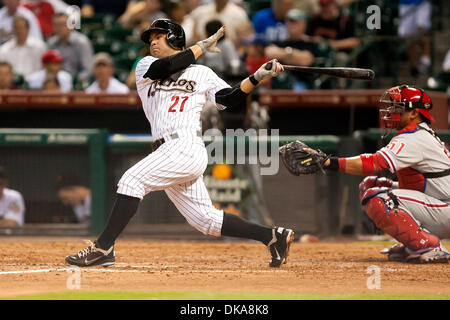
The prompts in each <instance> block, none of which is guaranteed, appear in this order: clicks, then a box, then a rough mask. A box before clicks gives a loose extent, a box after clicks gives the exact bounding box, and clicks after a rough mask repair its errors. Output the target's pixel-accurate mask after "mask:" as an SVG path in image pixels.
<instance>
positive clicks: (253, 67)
mask: <svg viewBox="0 0 450 320" xmlns="http://www.w3.org/2000/svg"><path fill="white" fill-rule="evenodd" d="M264 47H265V42H264V41H263V40H260V39H258V37H255V39H254V40H253V41H252V43H250V44H249V46H248V48H247V56H246V58H245V65H246V67H247V70H248V72H249V74H253V73H255V72H256V71H257V70H258V69H259V67H261V65H263V64H264V63H266V62H268V61H269V60H270V59H269V58H267V57H266V56H265V54H264ZM270 83H271V82H270V81H267V82H265V83H264V84H263V85H264V86H266V87H270Z"/></svg>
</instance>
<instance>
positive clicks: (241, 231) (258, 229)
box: [221, 212, 272, 246]
mask: <svg viewBox="0 0 450 320" xmlns="http://www.w3.org/2000/svg"><path fill="white" fill-rule="evenodd" d="M221 233H222V235H223V236H226V237H236V238H245V239H252V240H258V241H261V242H262V243H264V244H265V245H266V246H267V245H268V244H269V242H270V241H271V240H272V228H269V227H265V226H262V225H260V224H256V223H252V222H249V221H247V220H244V219H242V218H241V217H238V216H236V215H234V214H231V213H226V212H224V214H223V223H222V232H221Z"/></svg>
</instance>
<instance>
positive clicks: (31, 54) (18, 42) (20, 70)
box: [0, 16, 47, 77]
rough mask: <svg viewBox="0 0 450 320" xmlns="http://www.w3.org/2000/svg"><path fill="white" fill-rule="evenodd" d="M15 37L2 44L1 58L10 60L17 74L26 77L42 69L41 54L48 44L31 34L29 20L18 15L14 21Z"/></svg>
mask: <svg viewBox="0 0 450 320" xmlns="http://www.w3.org/2000/svg"><path fill="white" fill-rule="evenodd" d="M13 32H14V38H12V39H11V40H9V41H7V42H6V43H4V44H3V45H2V46H0V60H3V61H8V62H9V63H10V64H11V66H12V67H13V72H14V73H15V74H18V75H21V76H23V77H25V76H26V75H28V74H31V73H33V72H35V71H38V70H39V69H41V58H40V57H41V56H42V54H43V53H44V52H45V50H47V45H46V44H45V42H43V41H42V40H40V39H36V38H34V37H32V36H31V35H30V36H29V32H30V26H29V24H28V20H27V19H26V18H24V17H22V16H17V17H15V18H14V21H13Z"/></svg>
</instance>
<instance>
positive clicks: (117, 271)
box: [0, 265, 289, 275]
mask: <svg viewBox="0 0 450 320" xmlns="http://www.w3.org/2000/svg"><path fill="white" fill-rule="evenodd" d="M126 267H128V268H139V269H148V270H121V269H113V268H114V267H113V268H112V269H108V268H101V269H100V268H79V270H80V271H88V272H106V273H108V272H109V273H180V274H181V273H284V272H289V271H288V270H214V269H199V270H186V271H185V270H183V269H179V270H164V269H162V270H155V266H148V265H127V266H126ZM74 269H76V267H67V268H46V269H35V270H15V271H1V272H0V275H14V274H27V273H48V272H61V271H65V272H66V271H74Z"/></svg>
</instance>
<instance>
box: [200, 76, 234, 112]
mask: <svg viewBox="0 0 450 320" xmlns="http://www.w3.org/2000/svg"><path fill="white" fill-rule="evenodd" d="M208 69H209V68H208ZM206 85H207V89H206V100H207V101H211V102H212V103H214V104H215V105H216V106H217V109H219V110H224V109H226V106H224V105H221V104H218V103H216V92H217V91H220V90H222V89H225V88H230V85H229V84H228V83H226V82H225V81H223V80H222V79H221V78H219V76H218V75H217V74H216V73H215V72H214V71H212V70H211V69H209V74H208V79H207V80H206Z"/></svg>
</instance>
